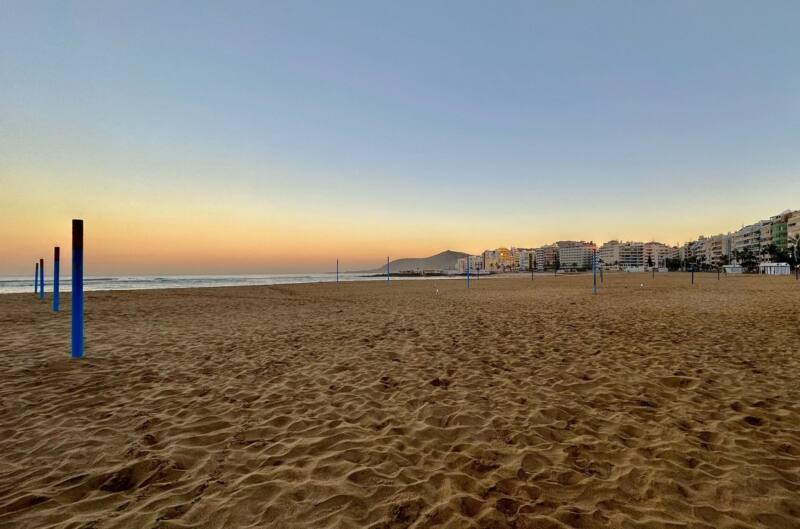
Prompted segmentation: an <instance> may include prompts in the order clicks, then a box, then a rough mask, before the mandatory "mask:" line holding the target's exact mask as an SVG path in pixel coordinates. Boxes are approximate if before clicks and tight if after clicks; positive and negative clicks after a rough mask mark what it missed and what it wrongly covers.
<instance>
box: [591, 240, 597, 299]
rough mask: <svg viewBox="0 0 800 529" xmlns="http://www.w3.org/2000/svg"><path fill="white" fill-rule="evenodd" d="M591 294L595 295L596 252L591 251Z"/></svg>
mask: <svg viewBox="0 0 800 529" xmlns="http://www.w3.org/2000/svg"><path fill="white" fill-rule="evenodd" d="M592 294H597V250H592Z"/></svg>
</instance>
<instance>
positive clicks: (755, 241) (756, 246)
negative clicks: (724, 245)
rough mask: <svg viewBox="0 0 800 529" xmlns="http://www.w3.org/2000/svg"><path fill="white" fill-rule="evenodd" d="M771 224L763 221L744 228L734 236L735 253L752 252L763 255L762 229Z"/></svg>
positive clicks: (733, 249)
mask: <svg viewBox="0 0 800 529" xmlns="http://www.w3.org/2000/svg"><path fill="white" fill-rule="evenodd" d="M766 223H770V221H768V220H761V221H759V222H756V223H755V224H750V225H749V226H742V227H741V228H740V229H739V230H738V231H736V232H734V234H733V245H732V248H731V249H732V251H733V252H737V253H738V252H743V251H744V250H750V251H751V252H753V254H754V255H759V254H760V253H761V227H762V226H763V225H764V224H766Z"/></svg>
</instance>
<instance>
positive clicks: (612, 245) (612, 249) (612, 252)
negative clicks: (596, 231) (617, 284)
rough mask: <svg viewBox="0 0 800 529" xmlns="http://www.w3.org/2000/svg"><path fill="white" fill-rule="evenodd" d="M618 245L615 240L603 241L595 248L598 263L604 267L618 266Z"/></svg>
mask: <svg viewBox="0 0 800 529" xmlns="http://www.w3.org/2000/svg"><path fill="white" fill-rule="evenodd" d="M619 245H620V242H619V241H617V240H613V241H608V242H604V243H603V245H602V246H601V247H600V248H599V249H598V250H597V259H598V263H600V265H601V266H602V267H603V268H605V269H610V268H617V267H619Z"/></svg>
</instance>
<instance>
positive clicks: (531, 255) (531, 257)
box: [528, 253, 533, 281]
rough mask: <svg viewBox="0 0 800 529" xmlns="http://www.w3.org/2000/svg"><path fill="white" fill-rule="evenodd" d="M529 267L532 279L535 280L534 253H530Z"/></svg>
mask: <svg viewBox="0 0 800 529" xmlns="http://www.w3.org/2000/svg"><path fill="white" fill-rule="evenodd" d="M528 268H530V269H531V281H533V254H532V253H529V254H528Z"/></svg>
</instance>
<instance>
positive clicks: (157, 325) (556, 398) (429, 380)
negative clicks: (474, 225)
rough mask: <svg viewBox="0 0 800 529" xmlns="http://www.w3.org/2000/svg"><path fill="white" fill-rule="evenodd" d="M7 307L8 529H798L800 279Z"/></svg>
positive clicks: (525, 284) (290, 288)
mask: <svg viewBox="0 0 800 529" xmlns="http://www.w3.org/2000/svg"><path fill="white" fill-rule="evenodd" d="M62 303H63V307H64V309H65V310H64V311H63V312H61V313H59V314H53V313H51V312H50V306H49V303H42V302H39V301H38V300H37V299H35V297H34V296H33V294H13V295H3V296H0V337H1V338H0V371H1V372H2V377H0V528H3V529H5V528H45V527H48V528H56V527H57V528H64V529H66V528H72V529H78V528H81V529H89V528H92V529H101V528H102V529H105V528H117V527H124V528H187V527H203V528H205V527H208V528H238V527H248V528H249V527H253V528H255V527H275V528H315V529H344V528H371V529H400V528H419V529H421V528H429V527H442V528H469V527H480V528H506V527H507V528H516V529H523V528H565V527H566V528H606V527H608V528H620V529H632V528H648V529H649V528H655V529H658V528H669V529H677V528H683V527H686V528H708V529H712V528H750V527H761V528H797V527H800V493H798V491H799V490H800V353H798V351H800V283H798V282H796V281H795V280H794V277H792V278H767V277H729V278H723V279H722V280H721V281H717V276H716V274H698V275H697V281H696V284H695V285H693V286H692V285H691V284H690V282H689V275H688V274H683V273H675V274H660V275H659V274H657V275H656V277H655V279H651V277H650V275H649V274H608V275H607V276H606V278H605V283H604V284H603V285H602V288H601V290H600V293H599V294H598V295H596V296H592V294H591V276H589V275H579V276H562V277H557V278H555V277H551V276H541V277H539V276H537V277H536V278H535V280H534V281H531V280H530V279H529V278H527V277H518V278H513V279H482V280H480V281H473V282H472V288H471V289H470V290H467V289H466V288H465V283H464V281H461V280H458V281H453V280H429V281H393V282H392V283H391V284H390V285H386V284H385V283H380V282H378V283H376V282H372V283H366V282H362V283H343V284H339V285H336V284H309V285H285V286H269V287H253V288H205V289H185V290H153V291H138V292H133V291H120V292H91V293H88V294H87V295H86V318H87V319H86V358H84V359H83V360H78V361H75V360H71V359H70V358H69V295H66V296H63V297H62Z"/></svg>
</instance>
